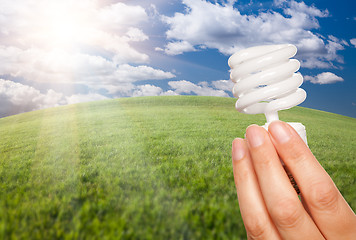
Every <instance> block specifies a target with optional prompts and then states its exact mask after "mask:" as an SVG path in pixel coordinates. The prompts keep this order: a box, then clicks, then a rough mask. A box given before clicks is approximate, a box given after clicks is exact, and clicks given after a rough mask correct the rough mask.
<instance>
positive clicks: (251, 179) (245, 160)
mask: <svg viewBox="0 0 356 240" xmlns="http://www.w3.org/2000/svg"><path fill="white" fill-rule="evenodd" d="M232 165H233V172H234V179H235V185H236V190H237V196H238V199H239V206H240V212H241V215H242V219H243V221H244V224H245V228H246V232H247V235H248V236H249V238H250V239H280V237H279V234H278V232H277V229H276V227H275V226H274V224H273V223H272V220H271V219H270V217H269V215H268V213H267V210H266V206H265V204H264V202H263V198H262V195H261V192H260V189H259V186H258V183H257V179H256V175H255V172H254V170H253V167H252V163H251V159H250V155H249V153H248V149H247V146H246V143H245V142H244V140H243V139H239V138H237V139H235V140H234V141H233V143H232Z"/></svg>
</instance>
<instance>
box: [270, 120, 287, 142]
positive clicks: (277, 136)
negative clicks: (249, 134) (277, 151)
mask: <svg viewBox="0 0 356 240" xmlns="http://www.w3.org/2000/svg"><path fill="white" fill-rule="evenodd" d="M268 131H269V132H270V133H271V135H272V137H273V139H274V140H276V141H277V142H278V143H286V142H288V141H289V139H290V138H291V132H290V131H289V129H288V128H287V126H286V125H285V123H283V122H280V121H275V122H272V123H271V124H270V125H269V127H268Z"/></svg>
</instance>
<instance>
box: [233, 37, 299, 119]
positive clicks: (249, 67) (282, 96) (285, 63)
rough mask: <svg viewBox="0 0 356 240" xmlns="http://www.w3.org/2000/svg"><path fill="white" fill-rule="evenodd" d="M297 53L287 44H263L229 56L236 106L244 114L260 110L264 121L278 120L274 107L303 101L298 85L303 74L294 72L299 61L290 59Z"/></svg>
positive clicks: (297, 67) (285, 106) (294, 48)
mask: <svg viewBox="0 0 356 240" xmlns="http://www.w3.org/2000/svg"><path fill="white" fill-rule="evenodd" d="M296 53H297V48H296V47H295V46H294V45H291V44H283V45H266V46H258V47H252V48H247V49H244V50H241V51H239V52H237V53H235V54H234V55H232V56H231V57H230V59H229V66H230V67H231V69H232V71H231V74H230V78H231V80H232V81H233V82H234V83H235V85H234V88H233V91H232V92H233V94H234V96H235V97H237V98H238V100H237V102H236V109H237V110H238V111H240V112H243V113H246V114H257V113H264V114H265V115H266V118H267V123H269V122H271V121H273V120H278V113H277V112H278V111H279V110H283V109H288V108H291V107H293V106H296V105H298V104H300V103H301V102H303V101H304V99H305V98H306V93H305V91H304V90H303V89H301V88H299V86H300V85H301V84H302V83H303V77H302V75H301V74H300V73H296V71H298V69H299V67H300V63H299V61H298V60H296V59H290V58H291V57H293V56H294V55H295V54H296Z"/></svg>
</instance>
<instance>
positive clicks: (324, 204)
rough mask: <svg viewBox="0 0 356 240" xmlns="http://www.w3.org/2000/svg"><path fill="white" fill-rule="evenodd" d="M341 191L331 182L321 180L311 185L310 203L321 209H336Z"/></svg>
mask: <svg viewBox="0 0 356 240" xmlns="http://www.w3.org/2000/svg"><path fill="white" fill-rule="evenodd" d="M338 198H339V193H338V190H337V189H336V187H335V186H334V185H333V184H331V183H329V182H319V183H315V184H312V185H311V190H310V204H311V205H312V206H313V208H315V209H318V210H320V211H331V212H333V211H336V210H337V206H338V204H337V201H338Z"/></svg>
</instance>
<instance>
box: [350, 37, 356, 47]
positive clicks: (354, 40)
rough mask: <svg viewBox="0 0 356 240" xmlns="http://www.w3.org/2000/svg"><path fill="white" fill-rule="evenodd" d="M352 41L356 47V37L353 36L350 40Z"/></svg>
mask: <svg viewBox="0 0 356 240" xmlns="http://www.w3.org/2000/svg"><path fill="white" fill-rule="evenodd" d="M350 43H351V44H352V45H354V47H356V38H353V39H351V40H350Z"/></svg>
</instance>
